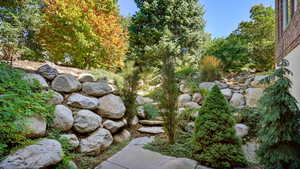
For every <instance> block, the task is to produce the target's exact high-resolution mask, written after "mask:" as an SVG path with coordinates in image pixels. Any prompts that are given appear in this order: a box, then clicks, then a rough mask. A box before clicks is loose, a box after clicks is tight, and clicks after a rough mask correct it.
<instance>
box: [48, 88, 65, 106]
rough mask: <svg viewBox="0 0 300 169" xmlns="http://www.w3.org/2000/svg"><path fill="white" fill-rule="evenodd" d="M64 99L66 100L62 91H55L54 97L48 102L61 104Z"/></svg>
mask: <svg viewBox="0 0 300 169" xmlns="http://www.w3.org/2000/svg"><path fill="white" fill-rule="evenodd" d="M63 101H64V97H63V96H62V95H61V94H60V93H58V92H55V91H53V95H52V98H51V99H50V100H49V101H48V103H49V104H53V105H57V104H61V103H62V102H63Z"/></svg>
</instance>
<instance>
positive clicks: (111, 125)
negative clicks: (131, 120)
mask: <svg viewBox="0 0 300 169" xmlns="http://www.w3.org/2000/svg"><path fill="white" fill-rule="evenodd" d="M103 126H104V128H106V129H107V130H109V131H110V132H111V133H115V132H117V131H118V130H119V129H120V128H122V127H124V126H125V124H124V122H123V121H112V120H105V121H104V123H103Z"/></svg>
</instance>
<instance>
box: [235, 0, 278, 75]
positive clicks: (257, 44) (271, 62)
mask: <svg viewBox="0 0 300 169" xmlns="http://www.w3.org/2000/svg"><path fill="white" fill-rule="evenodd" d="M250 18H251V20H250V21H245V22H241V23H240V24H239V28H238V31H239V32H240V34H241V36H242V37H243V38H244V39H247V42H248V53H249V57H250V59H251V61H252V62H253V63H254V65H255V68H256V69H257V70H259V71H266V70H270V69H273V68H274V67H275V59H274V57H275V30H276V29H275V10H274V9H273V8H272V7H265V6H263V5H262V4H260V5H255V6H253V7H252V8H251V10H250Z"/></svg>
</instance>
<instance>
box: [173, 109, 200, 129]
mask: <svg viewBox="0 0 300 169" xmlns="http://www.w3.org/2000/svg"><path fill="white" fill-rule="evenodd" d="M199 111H200V108H186V109H184V110H183V111H181V112H178V115H177V116H178V117H177V119H178V126H179V127H180V128H181V129H183V130H184V129H185V127H186V126H187V124H188V123H189V122H191V121H193V120H194V119H193V117H192V115H193V114H194V113H197V112H199Z"/></svg>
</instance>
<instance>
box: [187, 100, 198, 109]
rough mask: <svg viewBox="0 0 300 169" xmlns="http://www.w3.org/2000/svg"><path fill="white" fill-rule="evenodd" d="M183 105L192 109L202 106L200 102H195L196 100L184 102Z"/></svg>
mask: <svg viewBox="0 0 300 169" xmlns="http://www.w3.org/2000/svg"><path fill="white" fill-rule="evenodd" d="M183 107H184V108H191V109H192V108H199V107H201V106H200V105H199V104H198V103H195V102H187V103H184V104H183Z"/></svg>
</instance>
